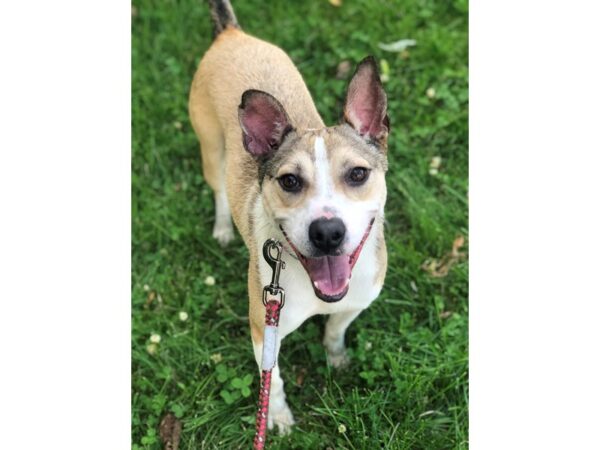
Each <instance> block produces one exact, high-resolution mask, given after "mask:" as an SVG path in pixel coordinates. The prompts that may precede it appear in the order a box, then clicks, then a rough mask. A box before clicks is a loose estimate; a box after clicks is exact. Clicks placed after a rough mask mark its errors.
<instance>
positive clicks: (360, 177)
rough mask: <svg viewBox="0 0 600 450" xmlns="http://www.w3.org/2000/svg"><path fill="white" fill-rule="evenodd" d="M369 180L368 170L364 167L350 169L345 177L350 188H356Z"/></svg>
mask: <svg viewBox="0 0 600 450" xmlns="http://www.w3.org/2000/svg"><path fill="white" fill-rule="evenodd" d="M367 178H369V169H366V168H364V167H355V168H354V169H350V171H349V172H348V174H347V175H346V181H347V183H348V184H349V185H351V186H358V185H361V184H363V183H364V182H365V181H367Z"/></svg>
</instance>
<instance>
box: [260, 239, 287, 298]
mask: <svg viewBox="0 0 600 450" xmlns="http://www.w3.org/2000/svg"><path fill="white" fill-rule="evenodd" d="M282 254H283V246H282V245H281V242H279V241H276V240H275V239H267V240H266V241H265V243H264V245H263V256H264V258H265V261H267V264H268V265H269V266H271V269H272V270H273V274H272V276H271V283H270V284H269V285H268V286H265V287H264V289H263V304H264V305H265V306H267V302H268V301H269V299H268V297H269V295H270V296H272V297H279V308H283V305H284V303H285V290H284V289H283V288H282V287H281V286H279V275H280V274H281V269H285V261H283V260H282V259H281V255H282Z"/></svg>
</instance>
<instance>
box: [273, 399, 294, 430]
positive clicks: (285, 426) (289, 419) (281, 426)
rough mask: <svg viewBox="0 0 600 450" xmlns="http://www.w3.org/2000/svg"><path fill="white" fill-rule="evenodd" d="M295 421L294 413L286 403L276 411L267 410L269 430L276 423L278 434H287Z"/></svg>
mask: <svg viewBox="0 0 600 450" xmlns="http://www.w3.org/2000/svg"><path fill="white" fill-rule="evenodd" d="M295 423H296V422H295V421H294V415H293V414H292V411H291V410H290V407H289V406H288V405H287V404H286V405H284V406H283V408H280V409H278V410H276V411H269V418H268V420H267V426H268V427H269V430H272V429H273V427H274V426H275V425H277V429H278V430H279V434H280V435H284V434H289V433H291V431H292V426H293V425H294V424H295Z"/></svg>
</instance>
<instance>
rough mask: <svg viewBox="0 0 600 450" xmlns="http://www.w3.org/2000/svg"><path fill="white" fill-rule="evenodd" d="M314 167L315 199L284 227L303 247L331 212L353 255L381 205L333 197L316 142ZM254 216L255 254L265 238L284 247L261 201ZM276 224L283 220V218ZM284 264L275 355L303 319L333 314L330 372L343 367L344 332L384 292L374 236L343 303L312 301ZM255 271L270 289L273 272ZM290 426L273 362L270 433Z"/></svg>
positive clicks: (300, 277) (299, 270)
mask: <svg viewBox="0 0 600 450" xmlns="http://www.w3.org/2000/svg"><path fill="white" fill-rule="evenodd" d="M315 166H316V176H315V180H316V181H315V182H316V184H317V189H316V195H315V197H314V198H313V199H311V200H310V201H309V202H308V206H307V207H305V208H303V209H301V210H298V211H296V212H295V214H294V217H293V218H287V219H288V220H285V221H284V227H286V232H288V234H289V235H290V238H291V239H292V242H294V244H295V245H297V246H299V247H300V246H302V245H307V243H306V242H305V240H307V239H308V231H307V230H308V226H309V225H310V222H312V220H314V219H315V218H317V217H321V215H322V214H323V208H324V207H328V208H335V209H336V216H337V217H340V218H342V220H344V223H345V224H346V228H347V242H346V246H347V248H348V249H349V250H348V253H349V252H351V251H354V250H355V249H356V247H357V246H358V245H359V243H360V241H361V239H362V237H363V236H364V233H365V231H366V229H367V227H368V225H369V222H370V220H371V219H372V218H373V217H375V220H381V218H382V217H383V205H380V204H378V203H376V202H354V201H351V200H349V199H348V198H346V197H345V196H343V195H341V194H339V193H336V192H335V189H334V184H333V180H332V177H331V173H330V170H331V169H330V165H329V161H328V158H327V150H326V148H325V143H324V141H323V139H322V138H320V137H317V138H316V140H315ZM384 198H385V197H384ZM253 216H254V219H255V227H254V239H255V242H256V248H257V249H259V252H260V250H261V249H262V246H263V243H264V242H265V241H266V240H267V239H269V238H276V239H278V240H279V241H281V242H282V243H284V244H285V243H286V239H285V236H283V234H282V233H281V230H280V229H279V228H277V227H276V226H275V224H274V222H273V219H272V218H270V217H268V214H267V212H266V209H265V207H264V204H263V200H262V197H260V196H259V197H258V198H257V201H256V203H255V205H254V208H253ZM279 219H280V220H281V218H279ZM301 236H306V237H305V238H304V237H301ZM300 248H302V247H300ZM300 251H302V249H301V250H300ZM282 258H283V260H284V261H285V269H284V270H282V271H281V275H280V279H279V283H280V285H281V286H283V287H284V289H285V293H286V302H285V306H284V308H283V309H282V310H281V314H280V319H279V330H278V336H277V345H276V352H277V353H278V352H279V349H280V347H281V341H282V340H283V339H284V338H285V337H286V336H287V335H288V334H290V333H291V332H293V331H294V330H296V329H297V328H298V327H299V326H300V325H302V323H303V322H304V321H305V320H306V319H308V318H309V317H311V316H313V315H315V314H331V316H330V319H329V320H328V322H327V325H326V328H325V337H324V340H323V343H324V345H325V348H326V350H327V357H328V361H329V363H330V364H331V365H333V366H334V367H341V366H343V365H345V364H347V362H348V357H347V355H346V348H345V345H344V335H345V332H346V329H347V328H348V326H349V325H350V323H351V322H352V320H354V319H355V318H356V316H358V314H359V313H360V312H361V311H362V310H363V309H365V308H367V307H368V306H369V305H370V304H371V303H372V302H373V300H375V299H376V298H377V296H378V295H379V292H380V291H381V288H382V285H381V284H375V280H376V276H377V270H378V268H379V267H378V259H377V246H376V237H375V233H371V234H370V235H369V237H368V238H367V240H366V242H365V244H364V246H363V249H362V252H361V255H360V257H359V258H358V261H357V263H356V265H355V266H354V269H353V271H352V278H351V279H350V286H349V289H348V293H347V294H346V296H345V297H344V298H343V299H342V300H340V301H338V302H335V303H327V302H324V301H323V300H321V299H319V298H318V297H317V296H316V295H315V293H314V290H313V288H312V285H311V281H310V278H309V276H308V274H307V273H306V270H305V269H304V267H302V264H301V263H300V262H299V261H298V259H297V258H296V257H295V256H292V255H291V254H290V253H288V252H284V253H283V255H282ZM258 265H259V274H260V282H261V284H262V285H263V286H264V285H267V284H269V283H270V281H271V275H272V270H271V267H270V266H269V265H268V264H267V262H266V261H265V260H264V258H259V263H258ZM254 354H255V357H256V362H257V364H258V365H259V368H260V364H261V360H262V346H260V345H256V344H254ZM293 423H294V418H293V415H292V413H291V411H290V409H289V407H288V406H287V403H286V401H285V392H284V390H283V380H282V379H281V375H280V371H279V364H278V362H277V358H276V360H275V367H274V369H273V375H272V379H271V401H270V407H269V427H272V426H273V425H277V426H278V428H279V431H280V433H287V432H288V431H289V430H290V427H291V425H293Z"/></svg>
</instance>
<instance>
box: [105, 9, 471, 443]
mask: <svg viewBox="0 0 600 450" xmlns="http://www.w3.org/2000/svg"><path fill="white" fill-rule="evenodd" d="M134 6H135V11H134V15H133V18H132V30H133V50H132V55H133V88H132V89H133V93H132V96H133V100H132V113H133V161H132V171H133V174H132V183H133V186H132V194H133V195H132V217H133V219H132V220H133V223H132V226H133V243H132V245H133V254H132V258H133V261H132V264H133V274H132V326H133V336H132V356H133V361H132V442H133V448H136V449H142V448H145V449H146V448H147V449H159V448H161V444H160V442H159V439H158V424H159V422H160V419H161V418H162V416H163V415H164V414H165V413H166V412H167V411H172V412H173V413H174V414H175V415H176V416H177V417H179V418H180V419H181V422H182V424H183V431H182V435H181V444H180V448H181V449H200V448H206V449H212V448H219V449H230V448H231V449H234V448H250V447H251V442H252V437H253V434H254V425H253V422H254V414H255V403H256V397H257V392H256V390H257V386H258V382H259V378H258V371H257V368H256V363H255V361H254V356H253V352H252V345H251V341H250V336H249V326H248V320H247V308H248V306H247V303H248V300H247V292H246V271H247V254H248V252H247V250H246V249H245V247H244V245H243V243H242V241H241V239H240V238H239V236H238V237H237V238H236V240H235V241H234V242H233V244H232V245H230V247H228V248H227V249H221V248H220V247H219V246H218V245H217V243H216V242H215V241H214V240H213V239H212V238H211V230H212V224H213V214H214V209H213V208H214V207H213V201H212V194H211V191H210V190H209V188H208V186H207V185H206V183H205V182H204V181H203V178H202V172H201V166H200V156H199V150H198V143H197V140H196V137H195V135H194V133H193V131H192V129H191V126H190V124H189V121H188V115H187V97H188V89H189V85H190V81H191V79H192V75H193V73H194V71H195V69H196V66H197V64H198V62H199V60H200V57H201V56H202V54H203V53H204V51H205V50H206V49H207V48H208V47H209V45H210V42H211V27H212V25H211V23H210V19H209V15H208V7H207V5H206V4H204V3H202V2H201V1H199V0H182V1H167V0H163V1H151V0H137V1H136V2H135V3H134ZM234 7H235V9H236V13H237V17H238V20H239V21H240V23H241V25H242V27H243V28H244V30H245V31H247V32H248V33H251V34H253V35H256V36H258V37H261V38H264V39H265V40H268V41H271V42H273V43H275V44H277V45H279V46H280V47H282V48H283V49H284V50H286V51H287V52H288V53H289V54H290V56H291V57H292V59H293V60H294V61H295V63H296V64H297V66H298V68H299V70H300V72H301V73H302V75H303V76H304V78H305V80H306V82H307V84H308V87H309V89H310V90H311V92H312V94H313V98H314V99H315V102H316V105H317V108H318V109H319V111H320V112H321V115H322V116H323V118H324V120H325V122H326V123H327V124H329V125H331V124H334V123H336V122H337V120H338V119H339V117H340V114H341V108H342V102H343V100H344V93H345V88H346V84H347V81H348V80H347V79H338V78H336V71H337V67H338V64H339V63H340V62H342V61H346V60H347V61H350V62H351V63H352V66H354V65H355V64H356V63H357V62H358V61H359V60H361V59H362V58H363V57H364V56H366V55H368V54H373V55H374V56H375V57H376V58H377V60H378V61H379V62H380V64H381V65H382V66H383V67H385V66H386V65H387V70H386V71H387V72H388V73H387V75H388V78H389V79H388V81H387V82H386V83H385V88H386V91H387V93H388V98H389V116H390V121H391V124H392V127H391V128H392V132H391V136H390V140H389V163H390V168H389V172H388V175H387V183H388V193H389V194H388V203H387V209H386V220H387V226H386V233H387V244H388V251H389V269H388V273H387V278H386V283H385V286H384V289H383V291H382V294H381V296H380V297H379V299H378V300H377V301H376V302H375V303H374V304H373V305H372V306H371V308H369V309H368V310H366V311H365V312H364V313H363V314H362V315H361V316H360V317H359V318H358V319H357V320H356V321H355V322H354V323H353V324H352V326H351V327H350V329H349V331H348V335H347V344H348V346H349V348H350V351H351V357H352V363H351V365H350V367H349V368H348V369H346V370H345V371H343V372H338V371H333V370H332V369H330V368H328V367H327V364H326V360H325V351H324V349H323V347H322V345H321V343H320V342H321V337H322V330H323V323H324V320H323V317H316V318H314V319H311V320H309V321H308V322H307V323H305V324H304V325H303V326H302V327H301V328H300V329H299V330H298V331H297V332H295V333H293V334H292V335H291V336H290V337H288V338H287V339H286V340H285V342H284V344H283V350H282V353H281V355H280V364H281V368H282V374H283V378H284V380H285V382H286V391H287V396H288V402H289V404H290V407H291V408H292V410H293V412H294V414H295V416H296V420H297V425H296V427H295V430H294V431H293V432H292V434H290V435H289V436H285V437H279V436H276V435H275V434H271V435H270V436H269V441H270V446H269V448H274V449H275V448H281V449H284V448H285V449H287V448H297V449H312V448H315V449H326V448H331V449H374V448H389V449H451V448H467V441H468V433H467V430H468V409H467V401H468V356H467V349H468V340H467V317H468V304H467V292H468V267H467V261H466V259H461V260H460V261H459V262H458V263H457V264H455V265H453V266H452V268H451V269H450V270H449V272H448V274H447V275H446V276H442V277H433V276H432V275H431V274H430V273H428V271H427V270H424V269H423V268H422V266H423V264H424V263H425V261H427V260H432V259H438V260H439V259H442V258H443V257H444V255H447V254H448V253H449V252H450V250H451V248H452V243H453V241H454V240H455V238H456V237H457V236H459V235H462V236H464V237H465V238H467V222H468V217H467V212H468V209H467V171H468V158H467V144H468V139H467V102H468V87H467V77H468V72H467V4H466V0H454V1H448V2H440V1H438V2H435V1H433V0H404V1H386V2H384V1H376V0H360V1H351V0H345V1H344V2H343V4H342V6H341V7H335V6H332V5H331V4H330V3H329V2H327V1H325V0H321V1H306V2H290V1H269V2H258V1H252V2H250V1H245V2H242V1H237V2H236V1H235V0H234ZM107 32H110V30H107ZM403 38H410V39H415V40H416V41H417V44H416V46H414V47H411V48H409V49H408V51H406V52H403V53H394V52H388V51H384V50H382V49H380V48H379V47H378V43H380V42H383V43H389V42H393V41H397V40H399V39H403ZM382 60H385V62H382ZM434 157H441V164H440V166H439V169H438V171H437V174H436V173H435V171H434V173H433V174H432V173H431V163H432V159H433V158H434ZM466 248H467V246H466V245H465V246H464V247H463V248H462V249H461V251H464V252H466ZM207 277H213V278H214V280H215V283H214V284H212V283H211V282H210V279H209V282H208V283H207V282H206V279H207ZM182 312H183V313H186V314H187V320H181V318H182V317H181V316H180V313H182ZM183 318H185V314H184V317H183ZM153 334H158V335H160V342H159V343H156V342H152V341H151V336H152V335H153ZM153 340H154V341H156V340H157V338H156V337H154V339H153ZM244 377H247V379H246V380H245V381H250V378H249V377H251V384H250V389H251V393H250V395H249V396H246V395H247V394H248V392H247V391H246V389H244V388H243V387H242V386H243V383H244V380H243V379H244ZM238 378H239V379H242V381H240V380H238ZM234 380H235V381H234ZM342 425H343V426H342Z"/></svg>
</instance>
